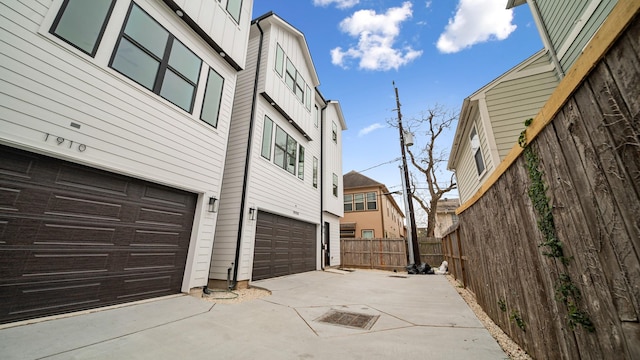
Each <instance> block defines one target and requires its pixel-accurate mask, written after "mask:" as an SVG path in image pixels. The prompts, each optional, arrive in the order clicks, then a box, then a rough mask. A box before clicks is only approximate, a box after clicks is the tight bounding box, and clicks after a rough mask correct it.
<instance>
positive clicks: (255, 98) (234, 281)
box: [229, 17, 264, 289]
mask: <svg viewBox="0 0 640 360" xmlns="http://www.w3.org/2000/svg"><path fill="white" fill-rule="evenodd" d="M263 18H264V17H261V18H259V19H256V20H255V21H254V24H256V26H257V27H258V30H259V31H260V46H259V47H258V59H257V61H256V74H255V77H254V82H253V99H252V100H251V118H250V119H249V136H248V138H247V155H246V158H245V161H244V179H243V180H242V197H241V199H240V218H239V220H238V238H237V242H236V256H235V262H234V263H235V266H234V267H233V279H232V281H231V284H230V285H229V287H230V288H231V289H235V288H236V286H237V285H238V264H239V261H240V247H241V246H242V231H243V230H244V214H245V207H246V198H247V186H248V182H249V162H250V160H251V144H252V141H253V124H254V122H255V118H256V107H257V106H256V105H257V101H258V79H259V78H260V62H261V60H262V44H263V42H264V31H263V30H262V28H261V27H260V20H262V19H263ZM255 211H257V210H255ZM232 266H233V265H232Z"/></svg>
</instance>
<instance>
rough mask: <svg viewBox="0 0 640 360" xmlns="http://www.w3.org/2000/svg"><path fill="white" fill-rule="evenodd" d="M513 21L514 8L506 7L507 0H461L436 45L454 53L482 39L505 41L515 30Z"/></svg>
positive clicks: (444, 50) (440, 48) (441, 49)
mask: <svg viewBox="0 0 640 360" xmlns="http://www.w3.org/2000/svg"><path fill="white" fill-rule="evenodd" d="M512 20H513V10H506V9H505V7H504V1H496V0H460V2H459V3H458V8H457V10H456V14H455V17H454V18H453V19H449V24H447V26H446V28H445V31H444V32H443V33H442V34H441V35H440V38H439V39H438V43H437V45H436V46H437V47H438V50H440V51H441V52H443V53H454V52H458V51H460V50H463V49H466V48H468V47H471V46H473V45H474V44H478V43H481V42H485V41H489V40H504V39H506V38H507V37H508V36H509V35H510V34H511V33H512V32H513V31H514V30H515V29H516V25H514V24H512V23H511V21H512Z"/></svg>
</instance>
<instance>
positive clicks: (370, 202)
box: [367, 192, 378, 210]
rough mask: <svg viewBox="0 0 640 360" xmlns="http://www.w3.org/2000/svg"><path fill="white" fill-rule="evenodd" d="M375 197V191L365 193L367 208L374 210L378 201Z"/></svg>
mask: <svg viewBox="0 0 640 360" xmlns="http://www.w3.org/2000/svg"><path fill="white" fill-rule="evenodd" d="M376 198H377V195H376V193H374V192H370V193H367V210H376V209H377V208H378V202H377V201H376Z"/></svg>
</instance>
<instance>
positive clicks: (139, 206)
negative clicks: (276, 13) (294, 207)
mask: <svg viewBox="0 0 640 360" xmlns="http://www.w3.org/2000/svg"><path fill="white" fill-rule="evenodd" d="M252 5H253V1H252V0H244V1H240V0H223V1H213V2H209V1H202V0H182V1H175V2H174V1H168V0H167V1H153V0H135V1H128V0H103V1H92V2H84V1H71V0H51V1H27V2H19V1H3V11H2V12H1V14H0V39H2V43H3V44H2V50H1V54H0V63H1V64H2V66H1V67H0V89H2V90H0V146H2V148H1V149H0V154H1V155H2V159H0V164H2V166H1V170H0V173H1V174H3V175H2V177H0V188H1V189H2V190H1V191H2V192H3V194H2V196H0V197H2V198H6V199H10V200H8V201H7V202H6V203H2V204H0V224H1V225H2V226H3V230H2V231H0V234H2V238H0V244H1V248H0V257H1V259H0V262H3V264H12V268H11V269H13V268H16V269H18V268H21V269H22V270H21V271H22V273H19V272H17V270H16V271H15V272H14V271H13V270H11V271H10V272H9V273H4V272H3V273H2V274H1V275H2V276H0V277H1V278H2V280H0V281H2V283H1V284H0V288H2V292H3V293H5V294H10V295H9V296H11V298H12V299H13V300H12V302H9V303H7V305H6V306H5V305H3V307H2V309H0V322H4V321H13V320H16V319H21V318H29V317H37V316H42V315H47V314H51V313H60V312H69V311H74V310H77V309H84V308H89V307H96V306H103V305H108V304H113V303H119V302H125V301H131V300H137V299H141V298H146V297H153V296H160V295H166V294H167V293H175V292H180V291H183V292H185V291H188V290H189V289H190V288H193V287H198V286H204V285H206V284H207V279H208V274H209V265H210V259H211V253H212V248H213V234H214V230H215V228H216V221H217V215H218V214H217V213H216V212H212V211H211V210H213V209H210V207H211V208H213V207H216V206H217V204H213V202H217V199H219V198H220V197H221V186H222V178H223V173H222V169H224V162H225V154H226V152H227V142H228V138H229V127H230V125H229V124H230V120H231V113H232V107H233V102H234V94H235V89H236V78H237V72H238V70H240V69H241V68H243V67H244V63H245V53H246V49H247V46H246V44H247V42H248V35H249V27H250V18H251V9H252ZM150 34H153V36H149V35H150ZM39 174H40V175H39ZM80 175H82V176H80ZM136 184H137V185H136ZM134 185H135V186H140V189H141V190H139V191H138V190H135V192H136V193H135V194H134V193H133V192H134V190H133V189H134V187H135V186H134ZM29 196H33V198H30V197H29ZM34 199H40V200H38V201H35V200H34ZM134 199H135V201H134ZM210 202H212V204H211V206H210V205H209V204H210ZM40 203H42V204H43V206H42V209H40V208H38V209H35V208H34V206H32V205H34V204H40ZM21 224H22V225H21ZM27 224H29V225H28V226H27ZM123 254H124V255H123ZM54 255H55V256H54ZM46 259H49V260H46ZM56 259H57V260H56ZM7 268H8V267H3V269H7ZM3 271H4V270H3ZM75 275H77V277H75V278H74V277H73V276H75ZM25 276H28V277H30V278H31V279H38V280H37V281H32V283H31V284H28V283H24V282H23V281H22V280H21V279H23V278H24V277H25ZM83 279H84V280H83ZM87 279H89V281H87ZM118 281H121V282H120V283H119V282H118ZM33 287H37V288H38V290H39V291H40V295H39V296H40V297H41V298H42V299H53V298H55V299H56V300H55V301H54V303H53V304H48V305H50V306H48V309H49V310H44V311H39V310H37V309H39V308H45V307H43V306H42V304H39V303H37V299H32V298H30V297H29V295H28V294H29V293H30V290H32V288H33ZM62 288H65V289H67V290H66V291H64V292H63V293H60V292H59V289H62ZM70 288H76V289H77V291H75V292H74V291H69V290H68V289H70ZM49 301H52V300H49ZM19 303H20V304H19ZM3 304H4V302H3ZM25 304H27V305H25ZM74 304H76V305H74ZM19 314H22V315H19Z"/></svg>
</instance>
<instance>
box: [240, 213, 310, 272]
mask: <svg viewBox="0 0 640 360" xmlns="http://www.w3.org/2000/svg"><path fill="white" fill-rule="evenodd" d="M256 226H257V228H256V241H255V250H254V257H253V274H252V279H253V280H260V279H268V278H272V277H276V276H283V275H289V274H297V273H301V272H305V271H313V270H315V269H316V247H317V242H316V226H315V225H314V224H310V223H306V222H303V221H298V220H295V219H290V218H287V217H284V216H279V215H274V214H270V213H266V212H263V211H260V212H258V220H257V224H256Z"/></svg>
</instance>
